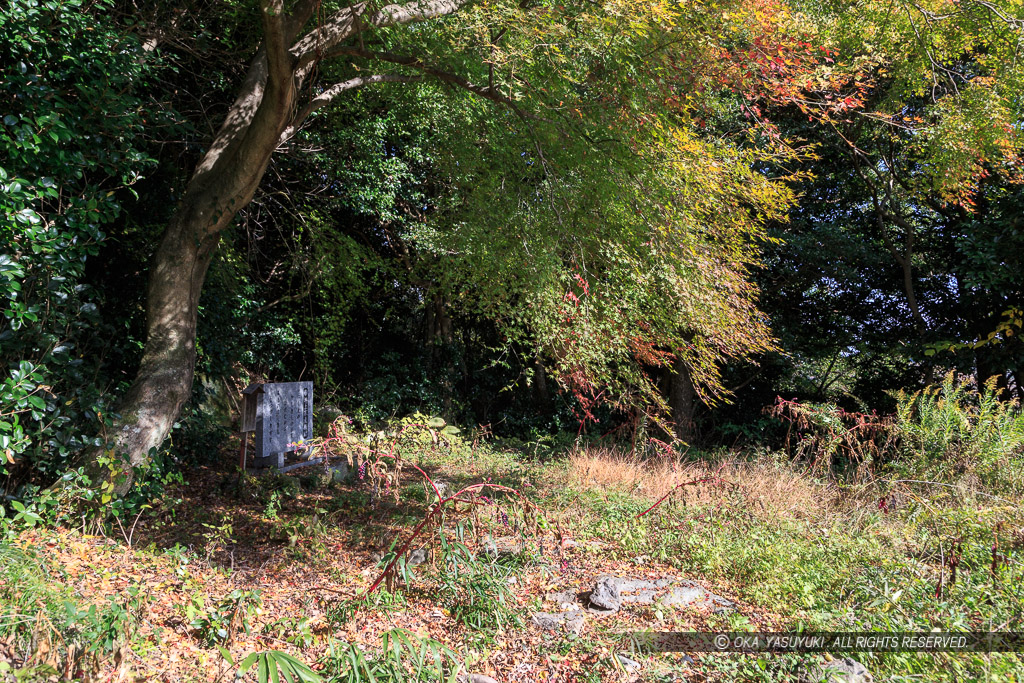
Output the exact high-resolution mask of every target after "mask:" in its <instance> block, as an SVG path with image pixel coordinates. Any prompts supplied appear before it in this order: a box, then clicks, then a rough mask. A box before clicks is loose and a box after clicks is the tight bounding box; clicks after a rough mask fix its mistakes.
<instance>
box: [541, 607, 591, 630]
mask: <svg viewBox="0 0 1024 683" xmlns="http://www.w3.org/2000/svg"><path fill="white" fill-rule="evenodd" d="M531 621H532V622H533V624H534V625H535V626H537V627H538V628H542V629H544V630H545V631H555V630H558V629H562V630H563V631H565V632H566V633H572V634H573V635H576V636H578V635H579V634H580V633H582V632H583V626H584V625H585V624H586V615H585V614H584V612H583V610H579V609H576V610H572V611H570V612H537V613H535V614H534V615H533V616H532V617H531Z"/></svg>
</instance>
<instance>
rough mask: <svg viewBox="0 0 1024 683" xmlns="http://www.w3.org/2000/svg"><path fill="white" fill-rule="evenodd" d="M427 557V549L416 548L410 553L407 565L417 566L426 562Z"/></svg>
mask: <svg viewBox="0 0 1024 683" xmlns="http://www.w3.org/2000/svg"><path fill="white" fill-rule="evenodd" d="M427 559H428V554H427V549H426V548H417V549H416V550H413V551H412V552H411V553H409V559H408V560H406V561H405V564H406V566H407V567H416V566H419V565H421V564H423V563H424V562H426V561H427Z"/></svg>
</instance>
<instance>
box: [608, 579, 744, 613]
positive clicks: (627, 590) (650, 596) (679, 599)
mask: <svg viewBox="0 0 1024 683" xmlns="http://www.w3.org/2000/svg"><path fill="white" fill-rule="evenodd" d="M589 599H590V606H591V609H592V611H595V612H598V613H602V612H603V613H608V612H616V611H618V610H619V609H621V608H622V606H623V605H627V604H635V605H651V604H654V603H655V602H658V603H661V604H663V605H666V606H672V607H689V606H694V607H710V608H712V609H713V610H715V611H716V612H717V613H722V612H724V611H729V610H731V609H733V608H734V607H735V605H734V604H733V603H732V602H731V601H730V600H727V599H726V598H723V597H722V596H720V595H715V594H714V593H711V592H710V591H708V590H707V589H705V588H704V587H702V586H700V585H699V584H697V583H694V582H693V581H686V580H675V579H657V580H648V579H630V578H623V577H615V576H604V577H601V578H600V579H598V581H597V584H596V585H595V586H594V590H593V591H591V593H590V596H589Z"/></svg>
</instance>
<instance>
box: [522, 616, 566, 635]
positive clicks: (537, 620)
mask: <svg viewBox="0 0 1024 683" xmlns="http://www.w3.org/2000/svg"><path fill="white" fill-rule="evenodd" d="M563 619H564V617H563V616H562V615H560V614H552V613H551V612H537V613H536V614H534V615H533V616H532V617H531V618H530V620H531V621H532V622H533V625H534V626H536V627H538V628H542V629H544V630H545V631H554V630H555V629H556V628H558V627H559V626H561V625H562V620H563Z"/></svg>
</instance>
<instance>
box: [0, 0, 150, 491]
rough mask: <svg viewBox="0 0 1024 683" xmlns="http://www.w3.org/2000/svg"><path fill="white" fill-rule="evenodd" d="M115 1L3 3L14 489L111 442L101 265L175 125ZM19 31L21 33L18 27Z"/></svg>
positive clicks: (1, 335)
mask: <svg viewBox="0 0 1024 683" xmlns="http://www.w3.org/2000/svg"><path fill="white" fill-rule="evenodd" d="M112 7H113V4H112V3H106V2H101V3H87V2H63V3H35V2H27V1H26V2H22V1H18V2H12V3H7V4H6V5H5V6H4V8H3V9H0V24H2V25H3V26H4V27H5V29H4V31H3V32H2V35H0V63H2V64H3V71H2V77H0V111H2V121H0V123H2V125H0V184H2V188H3V192H2V193H0V288H2V291H3V304H2V305H3V320H2V322H0V362H2V364H3V366H4V379H3V384H2V386H3V389H2V391H0V473H2V474H5V475H7V476H8V477H9V479H8V484H7V488H8V490H10V489H11V487H12V485H17V484H19V483H23V482H24V481H26V480H27V479H29V478H34V477H37V476H39V475H42V479H43V480H44V481H45V480H46V479H47V478H51V479H52V478H53V477H54V476H59V475H60V474H62V473H63V472H65V471H66V470H67V469H68V467H69V464H71V462H72V457H73V456H74V455H75V454H77V453H79V452H80V451H81V450H82V448H83V447H84V446H85V445H87V444H88V443H92V442H93V440H94V439H98V438H101V436H100V435H101V434H102V430H103V426H104V424H105V421H106V418H105V415H104V413H106V411H107V410H109V405H110V403H111V398H112V396H111V394H110V393H109V389H110V387H109V386H107V384H106V381H105V378H104V375H103V374H102V373H101V372H100V369H99V368H100V364H101V361H102V358H103V356H104V355H105V354H106V353H108V352H109V350H110V346H111V345H112V344H123V343H124V340H123V338H121V337H119V336H117V331H116V330H117V320H116V318H114V317H113V316H110V315H109V314H108V315H107V317H106V319H105V320H103V319H102V318H101V316H100V312H99V311H98V310H97V305H96V299H97V297H98V296H99V295H98V293H97V292H96V291H95V290H94V289H93V288H92V287H90V285H89V281H88V278H87V276H86V272H87V265H88V262H89V260H90V259H92V258H94V257H95V256H96V255H97V254H98V253H99V249H100V245H101V244H102V242H103V241H104V240H105V239H107V237H108V232H107V231H108V230H109V226H110V225H111V223H113V222H114V221H116V220H117V219H118V217H119V216H121V215H122V205H123V203H124V202H125V201H129V202H130V201H132V199H133V198H134V197H133V194H132V190H131V187H132V185H134V184H135V182H136V181H137V179H138V178H139V176H140V175H141V174H143V173H145V172H146V171H147V170H148V169H149V168H151V166H152V160H151V159H150V158H149V157H148V156H147V154H146V153H145V152H144V151H142V149H141V147H140V144H139V143H140V137H141V136H142V135H143V134H144V131H145V130H148V129H149V128H150V127H155V126H159V125H160V124H161V114H160V112H159V110H153V109H152V107H151V106H149V105H148V103H147V102H146V100H145V97H144V95H143V94H142V92H143V90H144V86H145V83H146V79H147V77H148V74H149V73H150V72H151V67H150V66H149V65H147V62H146V60H144V59H143V58H142V57H143V53H142V50H141V46H140V43H139V41H138V39H137V38H135V37H133V36H132V35H131V34H126V33H125V32H124V31H123V29H122V28H121V27H119V26H117V25H116V23H115V22H113V21H112V20H110V19H108V18H106V12H109V11H110V10H111V9H112ZM15 27H16V29H15Z"/></svg>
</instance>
